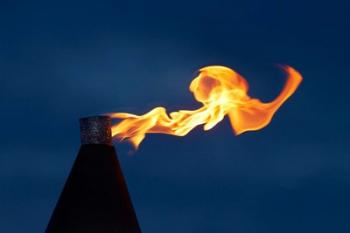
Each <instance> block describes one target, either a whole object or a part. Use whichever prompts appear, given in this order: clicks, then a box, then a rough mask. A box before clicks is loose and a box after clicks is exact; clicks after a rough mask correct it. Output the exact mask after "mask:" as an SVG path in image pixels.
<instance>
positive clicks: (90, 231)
mask: <svg viewBox="0 0 350 233" xmlns="http://www.w3.org/2000/svg"><path fill="white" fill-rule="evenodd" d="M140 232H141V230H140V228H139V225H138V222H137V218H136V215H135V212H134V209H133V206H132V203H131V200H130V197H129V193H128V190H127V186H126V183H125V181H124V177H123V174H122V171H121V168H120V165H119V162H118V159H117V156H116V152H115V150H114V147H113V146H111V145H103V144H89V145H82V146H81V148H80V151H79V154H78V157H77V159H76V161H75V163H74V166H73V168H72V171H71V173H70V175H69V177H68V180H67V182H66V184H65V187H64V189H63V192H62V194H61V196H60V198H59V200H58V203H57V205H56V208H55V210H54V212H53V214H52V216H51V219H50V222H49V224H48V227H47V229H46V233H140Z"/></svg>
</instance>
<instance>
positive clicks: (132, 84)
mask: <svg viewBox="0 0 350 233" xmlns="http://www.w3.org/2000/svg"><path fill="white" fill-rule="evenodd" d="M307 2H308V3H307ZM349 12H350V5H349V3H345V1H343V3H342V2H340V1H336V0H335V1H305V0H286V1H278V0H275V1H272V0H265V1H263V0H245V1H198V2H196V1H189V0H187V1H174V2H172V3H171V2H167V1H155V2H151V1H144V2H136V1H123V2H122V1H87V0H84V1H65V0H60V1H31V2H30V1H23V3H20V1H10V0H2V1H1V9H0V24H1V27H0V81H1V82H0V111H1V114H0V122H1V131H0V132H1V133H0V232H1V233H22V232H26V233H28V232H30V233H37V232H43V231H44V230H45V228H46V225H47V223H48V220H49V218H50V216H51V213H52V211H53V209H54V206H55V204H56V201H57V199H58V197H59V194H60V192H61V190H62V188H63V185H64V182H65V180H66V178H67V176H68V174H69V171H70V169H71V167H72V165H73V162H74V159H75V157H76V154H77V152H78V149H79V144H80V140H79V124H78V119H79V118H80V117H83V116H87V115H95V114H102V113H107V112H113V111H116V112H121V111H127V112H132V113H136V114H143V113H145V112H146V111H148V110H150V109H151V108H153V107H156V106H160V105H161V106H165V107H167V109H168V110H169V111H174V110H178V109H195V108H197V107H198V106H200V105H199V104H198V103H197V102H196V101H195V100H194V98H193V96H192V94H191V93H190V92H189V90H188V86H189V84H190V82H191V80H192V79H193V77H195V75H196V71H197V70H198V69H199V68H201V67H203V66H206V65H217V64H219V65H225V66H229V67H231V68H233V69H235V70H236V71H237V72H239V73H240V74H242V75H243V76H244V77H245V78H246V79H247V80H248V82H249V84H250V92H249V95H251V96H253V97H256V98H259V99H261V100H263V101H270V100H272V99H274V98H275V97H276V96H277V95H278V93H279V92H280V90H281V88H282V87H283V84H284V81H285V77H284V75H283V73H282V72H281V70H280V69H279V68H278V65H279V64H289V65H291V66H293V67H295V68H296V69H297V70H299V71H300V72H301V73H302V75H303V77H304V80H303V82H302V84H301V85H300V87H299V89H298V90H297V92H296V93H295V94H294V95H293V96H292V97H291V98H290V99H289V100H288V101H287V102H286V103H285V104H284V105H283V106H282V107H281V109H280V110H279V111H278V112H277V114H276V115H275V117H274V119H273V120H272V122H271V124H270V125H269V126H268V127H266V128H264V129H263V130H260V131H257V132H248V133H245V134H243V135H241V136H238V137H237V136H234V134H233V133H232V129H231V127H230V124H229V121H228V119H225V121H224V122H222V123H220V124H219V125H217V126H216V127H215V128H214V129H213V130H211V131H208V132H204V131H203V130H202V128H201V127H198V128H196V129H195V130H194V131H193V132H191V133H190V134H189V135H188V136H186V137H173V136H167V135H149V136H148V137H147V138H146V140H145V141H144V142H143V143H142V144H141V147H140V149H139V150H138V151H136V152H135V151H133V149H132V147H131V146H130V145H129V144H127V143H121V144H115V146H116V150H117V152H118V156H119V159H120V161H121V165H122V168H123V171H124V175H125V177H126V180H127V183H128V187H129V191H130V194H131V197H132V200H133V203H134V207H135V210H136V213H137V215H138V219H139V223H140V225H141V228H142V230H143V232H144V233H282V232H283V233H295V232H299V233H304V232H305V233H306V232H308V233H309V232H318V233H321V232H325V233H329V232H337V233H342V232H347V233H348V232H350V224H349V220H350V145H349V143H350V141H349V130H350V123H349V122H350V121H349V119H350V110H349V103H348V101H349V99H350V98H349V88H350V81H349V53H350V43H349V41H350V31H349V28H350V15H349Z"/></svg>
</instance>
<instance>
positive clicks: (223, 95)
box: [111, 66, 302, 148]
mask: <svg viewBox="0 0 350 233" xmlns="http://www.w3.org/2000/svg"><path fill="white" fill-rule="evenodd" d="M283 69H284V71H285V73H286V74H287V81H286V83H285V86H284V88H283V90H282V92H281V93H280V94H279V96H278V97H277V98H276V99H275V100H273V101H272V102H270V103H262V102H261V101H260V100H258V99H254V98H251V97H250V96H248V94H247V93H248V83H247V81H246V80H245V79H244V78H243V77H242V76H240V75H239V74H238V73H236V72H235V71H233V70H231V69H230V68H228V67H224V66H208V67H204V68H202V69H200V70H199V75H198V76H197V77H196V78H195V79H194V80H193V81H192V82H191V85H190V91H191V92H192V93H193V95H194V97H195V99H196V100H197V101H198V102H201V103H202V104H203V106H202V107H201V108H199V109H196V110H179V111H176V112H171V113H170V114H169V115H168V114H167V113H166V109H165V108H163V107H156V108H154V109H153V110H151V111H150V112H148V113H146V114H144V115H141V116H138V115H134V114H130V113H113V114H111V117H112V118H117V119H123V120H122V121H120V122H119V123H117V124H116V125H114V126H113V127H112V136H113V137H114V138H116V139H119V140H128V141H130V142H131V143H132V144H133V145H134V146H135V148H137V147H138V146H139V145H140V143H141V142H142V140H143V139H144V138H145V135H146V134H149V133H162V134H170V135H175V136H185V135H186V134H188V133H189V132H190V131H191V130H192V129H193V128H195V127H196V126H198V125H204V130H209V129H211V128H213V127H214V126H215V125H216V124H217V123H219V122H220V121H222V120H223V119H224V117H225V116H226V115H227V116H228V117H229V119H230V122H231V125H232V128H233V131H234V133H235V134H236V135H238V134H241V133H243V132H246V131H252V130H259V129H261V128H263V127H265V126H266V125H268V124H269V123H270V121H271V119H272V117H273V115H274V114H275V112H276V111H277V109H278V108H279V107H280V106H281V105H282V104H283V103H284V102H285V101H286V100H287V99H288V98H289V97H290V96H291V95H292V94H293V93H294V92H295V90H296V89H297V87H298V86H299V84H300V82H301V81H302V76H301V75H300V73H299V72H298V71H296V70H295V69H293V68H292V67H289V66H285V67H283Z"/></svg>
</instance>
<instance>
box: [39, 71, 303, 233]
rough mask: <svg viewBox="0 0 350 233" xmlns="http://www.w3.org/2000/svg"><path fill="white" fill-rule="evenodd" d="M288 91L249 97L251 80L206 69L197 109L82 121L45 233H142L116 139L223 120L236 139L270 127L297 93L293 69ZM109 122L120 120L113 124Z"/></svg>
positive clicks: (133, 139) (179, 132) (199, 80)
mask: <svg viewBox="0 0 350 233" xmlns="http://www.w3.org/2000/svg"><path fill="white" fill-rule="evenodd" d="M283 70H284V72H285V73H286V75H287V79H286V82H285V85H284V88H283V89H282V91H281V92H280V94H279V95H278V96H277V97H276V98H275V99H274V100H272V101H270V102H267V103H266V102H262V101H260V100H259V99H257V98H252V97H251V96H249V95H248V90H249V85H248V82H247V81H246V80H245V79H244V78H243V77H242V76H241V75H239V74H238V73H237V72H235V71H234V70H232V69H230V68H228V67H224V66H208V67H204V68H202V69H200V70H199V74H198V76H197V77H195V78H194V79H193V80H192V82H191V84H190V87H189V89H190V91H191V92H192V93H193V95H194V98H195V100H197V101H198V102H199V103H201V104H202V106H201V107H200V108H198V109H194V110H178V111H175V112H170V113H169V114H168V113H167V111H166V109H165V108H164V107H156V108H154V109H152V110H150V111H149V112H147V113H145V114H144V115H135V114H132V113H125V112H119V113H111V114H109V115H108V116H94V117H87V118H82V119H80V130H81V144H82V145H81V147H80V150H79V153H78V156H77V159H76V161H75V163H74V165H73V168H72V171H71V173H70V175H69V177H68V180H67V182H66V184H65V186H64V189H63V192H62V194H61V196H60V198H59V200H58V203H57V206H56V208H55V210H54V212H53V214H52V217H51V220H50V222H49V225H48V227H47V230H46V233H73V232H74V233H80V232H84V233H139V232H140V228H139V225H138V222H137V219H136V215H135V212H134V209H133V206H132V203H131V200H130V197H129V194H128V190H127V186H126V183H125V180H124V177H123V174H122V171H121V168H120V165H119V162H118V159H117V155H116V152H115V150H114V147H113V145H112V138H114V139H116V140H119V141H123V140H127V141H129V142H130V143H131V144H132V145H133V146H134V147H135V148H137V147H138V146H139V145H140V143H141V142H142V141H143V140H144V138H145V137H146V135H147V134H154V133H160V134H169V135H174V136H185V135H187V134H188V133H189V132H190V131H191V130H192V129H194V128H195V127H197V126H203V129H204V130H210V129H212V128H213V127H215V126H216V125H217V124H218V123H219V122H221V121H222V120H223V119H224V118H225V117H228V118H229V119H230V123H231V126H232V129H233V132H234V133H235V134H236V135H239V134H241V133H244V132H247V131H256V130H260V129H262V128H264V127H266V126H267V125H268V124H269V123H270V122H271V120H272V118H273V116H274V114H275V113H276V111H277V110H278V109H279V108H280V107H281V106H282V104H283V103H284V102H285V101H286V100H287V99H288V98H289V97H290V96H291V95H293V93H294V92H295V91H296V90H297V88H298V86H299V84H300V83H301V81H302V76H301V74H300V73H299V72H298V71H297V70H295V69H293V68H292V67H290V66H285V67H283ZM111 119H119V120H120V121H119V122H118V123H116V124H114V125H112V123H111Z"/></svg>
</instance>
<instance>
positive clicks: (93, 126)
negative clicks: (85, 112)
mask: <svg viewBox="0 0 350 233" xmlns="http://www.w3.org/2000/svg"><path fill="white" fill-rule="evenodd" d="M79 122H80V140H81V144H107V145H112V132H111V126H112V120H111V118H110V117H109V116H91V117H84V118H80V120H79Z"/></svg>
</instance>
